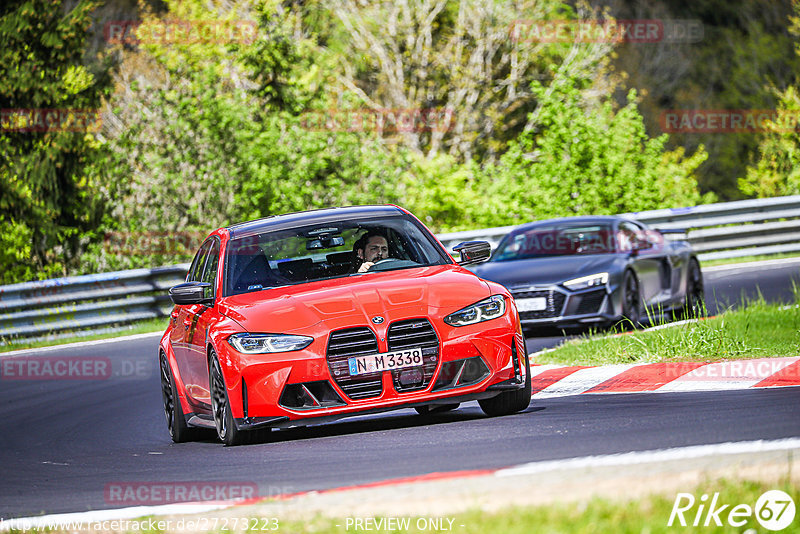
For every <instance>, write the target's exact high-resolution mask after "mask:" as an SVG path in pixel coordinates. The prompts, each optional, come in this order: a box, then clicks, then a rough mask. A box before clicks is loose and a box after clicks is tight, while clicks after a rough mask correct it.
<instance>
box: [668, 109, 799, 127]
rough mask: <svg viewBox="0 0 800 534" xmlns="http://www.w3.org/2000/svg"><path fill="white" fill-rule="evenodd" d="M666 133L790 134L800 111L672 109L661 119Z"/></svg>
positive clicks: (797, 125)
mask: <svg viewBox="0 0 800 534" xmlns="http://www.w3.org/2000/svg"><path fill="white" fill-rule="evenodd" d="M659 121H660V123H661V131H662V132H664V133H762V132H779V133H790V132H797V131H800V111H797V110H775V109H670V110H665V111H662V112H661V116H660V117H659Z"/></svg>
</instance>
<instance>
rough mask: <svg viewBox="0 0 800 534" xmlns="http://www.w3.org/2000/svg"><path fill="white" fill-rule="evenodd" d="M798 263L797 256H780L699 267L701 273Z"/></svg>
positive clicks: (799, 262)
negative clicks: (775, 258) (772, 258)
mask: <svg viewBox="0 0 800 534" xmlns="http://www.w3.org/2000/svg"><path fill="white" fill-rule="evenodd" d="M795 263H798V264H800V257H798V258H781V259H778V260H764V261H748V262H745V263H729V264H725V265H714V266H712V267H701V270H702V271H703V273H704V274H705V273H714V272H717V271H737V270H741V271H750V270H759V269H763V268H765V267H766V268H770V267H775V268H778V267H785V266H786V265H792V264H795Z"/></svg>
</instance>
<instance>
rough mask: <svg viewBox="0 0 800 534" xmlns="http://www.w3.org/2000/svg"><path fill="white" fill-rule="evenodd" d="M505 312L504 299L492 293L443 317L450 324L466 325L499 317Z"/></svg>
mask: <svg viewBox="0 0 800 534" xmlns="http://www.w3.org/2000/svg"><path fill="white" fill-rule="evenodd" d="M505 312H506V299H504V298H503V297H502V295H493V296H491V297H489V298H488V299H483V300H482V301H480V302H476V303H475V304H472V305H471V306H467V307H466V308H462V309H460V310H458V311H457V312H454V313H451V314H450V315H448V316H447V317H445V318H444V322H445V323H447V324H449V325H450V326H467V325H470V324H475V323H481V322H483V321H488V320H490V319H496V318H497V317H501V316H502V315H503V314H504V313H505Z"/></svg>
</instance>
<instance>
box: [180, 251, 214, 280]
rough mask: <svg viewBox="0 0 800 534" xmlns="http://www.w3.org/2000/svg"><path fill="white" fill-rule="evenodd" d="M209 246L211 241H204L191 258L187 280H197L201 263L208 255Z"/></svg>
mask: <svg viewBox="0 0 800 534" xmlns="http://www.w3.org/2000/svg"><path fill="white" fill-rule="evenodd" d="M209 248H211V241H206V242H205V243H203V246H202V247H200V250H198V251H197V254H195V256H194V260H192V266H191V267H190V268H189V274H188V276H187V277H186V281H187V282H199V281H200V273H202V272H203V265H204V264H205V262H206V257H208V249H209Z"/></svg>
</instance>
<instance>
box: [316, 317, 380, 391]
mask: <svg viewBox="0 0 800 534" xmlns="http://www.w3.org/2000/svg"><path fill="white" fill-rule="evenodd" d="M377 352H378V342H377V341H376V340H375V334H373V333H372V330H370V329H369V328H366V327H360V328H348V329H346V330H338V331H336V332H333V333H331V337H330V339H329V340H328V352H327V355H326V359H327V360H328V369H329V370H330V373H331V377H332V378H333V380H334V381H335V382H336V384H337V385H338V386H339V387H340V388H342V391H344V392H345V394H346V395H347V396H348V397H349V398H351V399H368V398H370V397H377V396H379V395H380V394H381V393H382V392H383V382H382V380H381V373H369V374H365V375H358V376H357V377H354V378H351V377H350V370H349V367H348V363H347V360H348V359H349V358H352V357H353V356H364V355H367V354H375V353H377Z"/></svg>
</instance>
